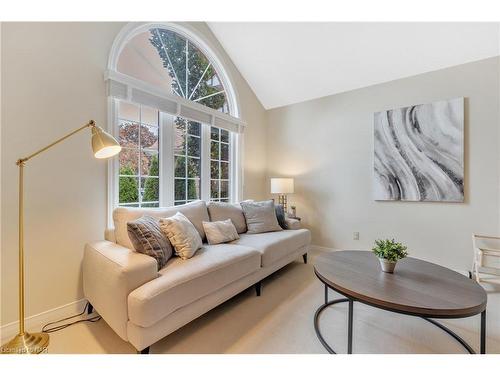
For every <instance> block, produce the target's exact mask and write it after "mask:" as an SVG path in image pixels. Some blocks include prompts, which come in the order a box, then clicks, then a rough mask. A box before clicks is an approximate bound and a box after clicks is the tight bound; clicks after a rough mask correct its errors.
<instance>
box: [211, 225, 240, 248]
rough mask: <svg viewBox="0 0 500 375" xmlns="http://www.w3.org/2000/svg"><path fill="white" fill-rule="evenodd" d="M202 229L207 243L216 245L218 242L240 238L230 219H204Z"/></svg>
mask: <svg viewBox="0 0 500 375" xmlns="http://www.w3.org/2000/svg"><path fill="white" fill-rule="evenodd" d="M203 229H204V230H205V234H206V235H207V240H208V244H209V245H217V244H218V243H224V242H230V241H234V240H237V239H238V238H240V236H238V232H237V231H236V227H235V226H234V224H233V222H232V221H231V219H227V220H223V221H204V222H203Z"/></svg>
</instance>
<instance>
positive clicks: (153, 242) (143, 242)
mask: <svg viewBox="0 0 500 375" xmlns="http://www.w3.org/2000/svg"><path fill="white" fill-rule="evenodd" d="M127 232H128V236H129V238H130V241H131V242H132V245H133V246H134V249H135V250H136V251H137V252H138V253H142V254H146V255H149V256H150V257H153V258H155V259H156V262H157V263H158V269H161V268H163V267H164V266H165V264H166V263H167V260H169V259H170V258H171V257H172V255H173V250H172V245H171V244H170V241H169V240H168V239H167V237H165V235H164V234H163V232H162V231H161V229H160V225H159V223H158V219H155V218H154V217H151V216H143V217H141V218H139V219H137V220H134V221H129V222H128V223H127Z"/></svg>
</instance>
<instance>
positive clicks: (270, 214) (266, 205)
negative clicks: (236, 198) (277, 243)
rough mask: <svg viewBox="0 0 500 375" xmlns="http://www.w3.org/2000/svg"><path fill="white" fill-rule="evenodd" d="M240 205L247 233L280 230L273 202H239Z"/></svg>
mask: <svg viewBox="0 0 500 375" xmlns="http://www.w3.org/2000/svg"><path fill="white" fill-rule="evenodd" d="M240 205H241V208H242V209H243V214H244V215H245V220H246V222H247V227H248V232H247V233H252V234H256V233H263V232H274V231H280V230H282V228H281V227H280V225H279V224H278V219H277V218H276V211H275V209H274V201H273V200H267V201H262V202H241V203H240Z"/></svg>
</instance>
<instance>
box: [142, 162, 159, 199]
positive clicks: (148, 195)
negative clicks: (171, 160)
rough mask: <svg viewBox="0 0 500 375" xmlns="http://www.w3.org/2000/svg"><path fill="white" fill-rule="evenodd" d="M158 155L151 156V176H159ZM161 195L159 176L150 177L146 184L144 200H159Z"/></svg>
mask: <svg viewBox="0 0 500 375" xmlns="http://www.w3.org/2000/svg"><path fill="white" fill-rule="evenodd" d="M158 172H159V165H158V155H153V156H152V157H151V165H150V166H149V175H150V176H159V173H158ZM159 197H160V180H159V179H158V178H148V179H146V182H145V184H144V195H143V196H142V200H143V201H144V202H151V201H158V200H159Z"/></svg>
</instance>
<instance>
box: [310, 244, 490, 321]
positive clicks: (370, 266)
mask: <svg viewBox="0 0 500 375" xmlns="http://www.w3.org/2000/svg"><path fill="white" fill-rule="evenodd" d="M314 270H315V273H316V275H317V276H318V278H319V279H320V280H321V281H323V282H324V283H325V284H327V285H328V286H330V287H331V288H333V289H334V290H336V291H337V292H340V293H341V294H344V295H345V296H347V297H351V298H353V299H354V300H358V301H360V302H364V303H367V304H369V305H373V306H375V307H379V308H382V309H386V310H391V311H395V312H399V313H404V314H410V315H418V316H425V317H429V318H432V317H434V318H462V317H467V316H472V315H476V314H479V313H480V312H482V311H483V310H485V309H486V301H487V296H486V292H485V291H484V289H483V288H482V287H481V286H480V285H479V284H478V283H477V282H475V281H473V280H471V279H469V278H467V277H465V276H464V275H461V274H459V273H458V272H455V271H452V270H450V269H448V268H445V267H441V266H438V265H437V264H434V263H430V262H426V261H423V260H419V259H415V258H405V259H402V260H400V261H398V263H397V265H396V269H395V270H394V273H393V274H391V273H385V272H382V270H381V268H380V264H379V261H378V259H377V257H376V256H375V255H374V254H372V253H371V252H369V251H335V252H332V253H328V254H324V255H320V256H318V257H317V258H316V262H315V265H314Z"/></svg>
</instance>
